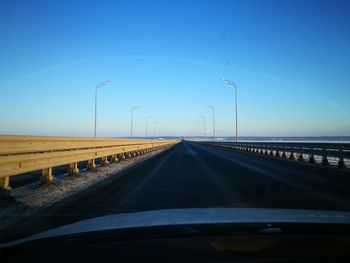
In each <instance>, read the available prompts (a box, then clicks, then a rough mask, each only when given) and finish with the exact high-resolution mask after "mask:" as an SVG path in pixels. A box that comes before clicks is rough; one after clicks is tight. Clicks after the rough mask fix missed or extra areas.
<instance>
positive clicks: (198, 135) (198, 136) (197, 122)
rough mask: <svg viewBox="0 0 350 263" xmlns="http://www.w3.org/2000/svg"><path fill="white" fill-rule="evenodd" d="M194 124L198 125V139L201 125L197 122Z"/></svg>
mask: <svg viewBox="0 0 350 263" xmlns="http://www.w3.org/2000/svg"><path fill="white" fill-rule="evenodd" d="M196 123H197V124H198V137H200V136H201V131H202V129H201V124H200V122H199V121H196Z"/></svg>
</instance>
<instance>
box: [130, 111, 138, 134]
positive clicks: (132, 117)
mask: <svg viewBox="0 0 350 263" xmlns="http://www.w3.org/2000/svg"><path fill="white" fill-rule="evenodd" d="M138 108H140V107H139V106H134V107H132V108H131V123H130V136H131V137H132V130H133V122H134V110H137V109H138Z"/></svg>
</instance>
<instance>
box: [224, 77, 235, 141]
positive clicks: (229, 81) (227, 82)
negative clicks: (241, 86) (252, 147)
mask: <svg viewBox="0 0 350 263" xmlns="http://www.w3.org/2000/svg"><path fill="white" fill-rule="evenodd" d="M221 79H222V81H223V82H224V84H227V85H231V86H233V87H234V89H235V108H236V142H238V124H237V123H238V118H237V86H236V83H235V82H234V81H232V80H227V79H224V78H221Z"/></svg>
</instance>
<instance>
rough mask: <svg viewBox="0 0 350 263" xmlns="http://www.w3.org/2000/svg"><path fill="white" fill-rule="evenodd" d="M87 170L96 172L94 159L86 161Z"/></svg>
mask: <svg viewBox="0 0 350 263" xmlns="http://www.w3.org/2000/svg"><path fill="white" fill-rule="evenodd" d="M87 170H88V171H91V172H97V169H96V164H95V159H91V160H88V164H87Z"/></svg>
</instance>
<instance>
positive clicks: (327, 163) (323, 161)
mask: <svg viewBox="0 0 350 263" xmlns="http://www.w3.org/2000/svg"><path fill="white" fill-rule="evenodd" d="M321 164H322V165H324V166H327V165H329V162H328V158H327V155H323V156H322V162H321Z"/></svg>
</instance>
